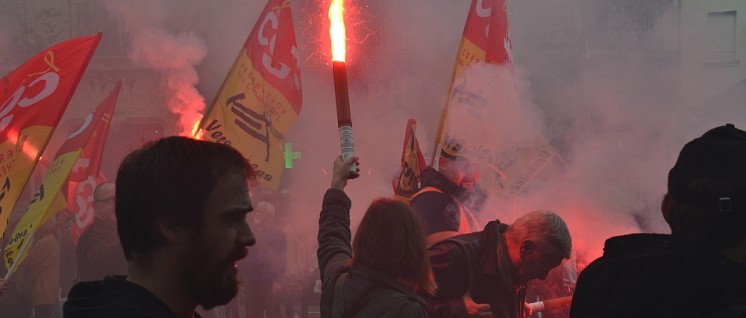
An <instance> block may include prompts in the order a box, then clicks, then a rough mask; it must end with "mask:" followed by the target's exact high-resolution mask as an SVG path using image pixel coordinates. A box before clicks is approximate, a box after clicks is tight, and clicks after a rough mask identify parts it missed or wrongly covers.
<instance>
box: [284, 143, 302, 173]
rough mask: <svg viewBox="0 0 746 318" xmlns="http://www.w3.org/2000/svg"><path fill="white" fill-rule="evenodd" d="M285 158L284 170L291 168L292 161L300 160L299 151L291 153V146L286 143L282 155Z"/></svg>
mask: <svg viewBox="0 0 746 318" xmlns="http://www.w3.org/2000/svg"><path fill="white" fill-rule="evenodd" d="M282 154H283V155H284V157H285V169H290V168H292V167H293V160H296V159H300V151H293V144H291V143H289V142H286V143H285V151H284V152H283V153H282Z"/></svg>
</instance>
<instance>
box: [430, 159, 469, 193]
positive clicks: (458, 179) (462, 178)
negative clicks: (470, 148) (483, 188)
mask: <svg viewBox="0 0 746 318" xmlns="http://www.w3.org/2000/svg"><path fill="white" fill-rule="evenodd" d="M438 170H439V171H440V172H441V173H442V174H443V175H445V176H446V177H447V178H448V179H449V180H451V182H453V183H454V184H456V185H457V186H459V187H461V188H464V189H467V190H468V189H471V188H473V187H474V186H475V185H476V184H477V182H479V165H478V164H477V163H475V162H473V161H472V160H470V159H468V158H466V157H456V159H448V158H443V159H442V160H441V161H440V167H439V169H438Z"/></svg>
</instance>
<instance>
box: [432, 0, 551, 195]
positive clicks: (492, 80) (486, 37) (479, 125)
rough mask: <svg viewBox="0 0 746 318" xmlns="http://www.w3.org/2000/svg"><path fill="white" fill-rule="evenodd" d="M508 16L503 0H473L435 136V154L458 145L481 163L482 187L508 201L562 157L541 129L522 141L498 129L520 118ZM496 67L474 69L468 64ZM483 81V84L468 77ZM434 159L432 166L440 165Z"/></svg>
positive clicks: (527, 134)
mask: <svg viewBox="0 0 746 318" xmlns="http://www.w3.org/2000/svg"><path fill="white" fill-rule="evenodd" d="M511 55H512V44H511V40H510V32H509V24H508V14H507V9H506V4H505V0H472V3H471V7H470V9H469V14H468V16H467V20H466V25H465V26H464V32H463V36H462V38H461V45H460V47H459V51H458V55H457V58H456V65H455V67H454V71H453V77H452V78H451V85H450V91H449V99H448V103H447V104H446V107H445V108H444V110H443V113H442V114H441V120H440V123H439V126H438V127H439V128H438V130H437V132H436V140H435V144H436V147H435V151H436V152H435V154H437V151H439V150H440V148H441V145H444V144H445V145H447V144H453V143H458V144H460V145H461V146H462V147H463V148H464V151H463V154H464V155H465V156H468V157H471V158H474V159H477V162H478V163H480V172H481V181H480V183H481V185H482V186H483V187H484V188H486V189H487V190H488V191H489V193H490V195H491V196H493V197H496V198H498V199H502V200H504V199H508V198H510V197H512V196H513V195H515V194H517V193H518V192H520V190H521V189H522V188H523V186H524V185H525V184H526V183H527V182H528V181H529V180H530V179H531V178H533V177H534V176H536V175H537V174H538V173H539V172H540V171H541V170H542V169H543V168H544V167H545V166H546V164H547V163H549V162H551V161H552V160H553V158H555V157H557V156H558V154H557V152H556V151H555V150H554V148H553V147H552V146H551V145H550V144H549V142H548V141H547V140H546V138H544V136H543V135H541V133H540V132H539V131H538V127H537V128H536V130H534V131H524V132H521V133H520V134H521V135H522V136H521V137H523V138H522V140H517V139H516V138H514V137H515V136H510V134H518V132H516V131H513V132H506V131H501V130H500V129H499V128H496V127H495V125H496V121H497V119H498V118H505V117H509V118H511V120H512V121H514V122H518V121H520V120H522V119H521V118H519V117H521V116H524V115H525V112H522V111H521V108H522V107H521V105H520V104H521V101H520V100H519V97H518V92H517V89H516V87H515V81H514V72H513V66H512V58H511ZM477 64H482V65H483V66H484V65H494V66H495V67H484V68H483V69H480V70H474V69H472V68H470V66H473V65H477ZM467 75H468V76H472V77H473V78H480V80H479V81H475V80H471V81H470V80H469V78H468V77H465V76H467ZM436 159H437V158H436V156H435V155H434V156H433V163H435V161H436Z"/></svg>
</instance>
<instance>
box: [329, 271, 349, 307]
mask: <svg viewBox="0 0 746 318" xmlns="http://www.w3.org/2000/svg"><path fill="white" fill-rule="evenodd" d="M349 273H350V272H349V271H347V272H344V273H342V274H340V275H339V277H337V281H336V282H335V283H334V299H333V300H332V318H342V317H344V313H345V301H344V290H345V284H346V283H347V277H348V276H349Z"/></svg>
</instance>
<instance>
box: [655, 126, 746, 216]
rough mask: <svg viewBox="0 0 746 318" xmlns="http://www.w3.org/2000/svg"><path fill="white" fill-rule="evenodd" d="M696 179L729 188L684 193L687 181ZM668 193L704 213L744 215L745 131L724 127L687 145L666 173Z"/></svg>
mask: <svg viewBox="0 0 746 318" xmlns="http://www.w3.org/2000/svg"><path fill="white" fill-rule="evenodd" d="M698 177H709V178H713V179H719V180H722V181H725V182H727V183H729V184H730V185H732V189H731V190H730V191H726V190H722V189H721V190H719V191H715V192H714V193H713V192H712V191H710V193H701V194H699V195H692V194H687V186H688V185H689V182H690V181H691V180H693V179H695V178H698ZM718 192H719V193H718ZM668 193H669V195H671V196H672V197H673V198H674V199H675V200H676V201H678V202H680V203H684V204H688V205H693V206H697V207H700V208H703V209H706V210H711V211H724V212H727V211H738V212H741V213H746V132H744V131H743V130H740V129H738V128H736V127H735V126H734V125H733V124H726V125H725V126H720V127H716V128H713V129H711V130H710V131H708V132H706V133H705V134H704V135H702V137H699V138H696V139H694V140H692V141H690V142H689V143H687V144H686V145H685V146H684V148H683V149H682V150H681V153H679V158H678V160H676V165H674V166H673V168H671V171H669V172H668Z"/></svg>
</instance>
